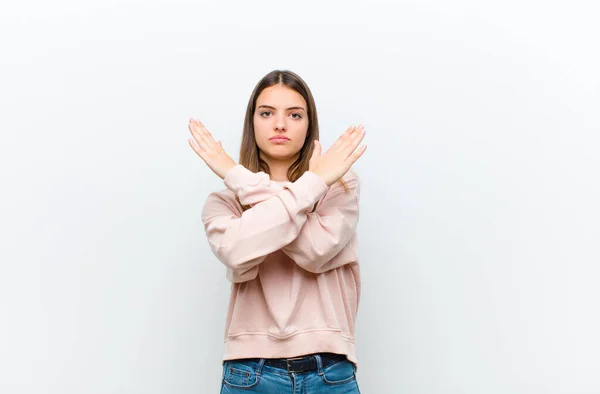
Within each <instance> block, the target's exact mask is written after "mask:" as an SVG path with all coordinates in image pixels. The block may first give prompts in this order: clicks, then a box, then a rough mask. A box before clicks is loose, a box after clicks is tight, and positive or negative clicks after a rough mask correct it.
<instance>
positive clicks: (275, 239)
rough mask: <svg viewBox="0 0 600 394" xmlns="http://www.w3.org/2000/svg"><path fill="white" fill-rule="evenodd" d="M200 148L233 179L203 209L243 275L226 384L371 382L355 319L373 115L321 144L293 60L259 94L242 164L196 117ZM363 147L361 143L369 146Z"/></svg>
mask: <svg viewBox="0 0 600 394" xmlns="http://www.w3.org/2000/svg"><path fill="white" fill-rule="evenodd" d="M189 129H190V132H191V133H192V136H193V139H190V140H189V143H190V146H191V147H192V149H193V150H194V151H195V152H196V153H197V154H198V156H200V158H202V160H204V162H205V163H206V164H207V165H208V166H209V168H210V169H211V170H212V171H213V172H214V173H216V174H217V175H218V176H219V177H221V178H222V179H223V181H224V184H225V186H226V189H224V190H222V191H219V192H213V193H211V194H209V196H208V198H207V200H206V202H205V204H204V207H203V210H202V220H203V223H204V226H205V229H206V235H207V238H208V243H209V244H210V247H211V250H212V251H213V253H214V254H215V255H216V256H217V258H218V259H219V260H220V261H221V262H222V263H223V264H224V265H225V267H226V272H227V278H228V279H229V280H230V281H231V282H232V287H231V297H230V301H229V311H228V315H227V321H226V327H225V355H224V357H223V376H222V384H221V393H248V392H252V393H290V394H292V393H303V394H312V393H359V389H358V384H357V380H356V374H355V373H356V370H357V365H358V364H357V359H356V354H355V348H354V327H355V319H356V314H357V310H358V304H359V298H360V272H359V265H358V258H357V239H356V233H355V229H356V225H357V223H358V216H359V215H358V206H359V180H358V177H357V176H356V174H354V173H353V172H352V171H350V167H351V166H352V164H353V163H354V162H355V161H356V160H358V158H359V157H361V155H362V154H363V153H364V152H365V149H366V145H362V146H361V147H360V148H358V145H359V144H360V142H361V141H362V140H363V138H364V136H365V130H364V128H363V127H362V126H359V127H354V126H352V127H350V128H348V129H347V130H346V131H345V132H344V133H343V134H342V135H341V136H340V137H339V139H338V140H337V141H336V142H335V143H334V144H333V146H332V147H331V148H330V149H329V150H327V152H325V153H324V154H321V145H320V143H319V141H318V140H319V126H318V121H317V110H316V107H315V103H314V100H313V97H312V94H311V92H310V90H309V88H308V86H307V85H306V83H305V82H304V81H303V80H302V79H301V78H300V77H299V76H298V75H297V74H295V73H293V72H291V71H281V70H275V71H272V72H270V73H269V74H267V75H266V76H265V77H263V78H262V79H261V80H260V81H259V82H258V84H257V85H256V87H255V88H254V91H253V92H252V95H251V97H250V100H249V103H248V107H247V111H246V118H245V121H244V130H243V137H242V145H241V149H240V162H239V164H237V163H236V162H235V161H234V160H233V159H232V158H231V157H230V156H229V155H228V154H227V153H226V152H225V151H224V150H223V147H222V145H221V142H220V141H219V142H216V141H215V139H214V138H213V137H212V135H211V133H210V132H209V131H208V130H207V129H206V128H205V127H204V125H203V124H202V123H201V122H200V121H198V120H195V119H190V123H189ZM357 148H358V149H357Z"/></svg>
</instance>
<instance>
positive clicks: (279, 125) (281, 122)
mask: <svg viewBox="0 0 600 394" xmlns="http://www.w3.org/2000/svg"><path fill="white" fill-rule="evenodd" d="M275 130H278V131H281V130H285V117H282V116H278V117H277V119H276V120H275Z"/></svg>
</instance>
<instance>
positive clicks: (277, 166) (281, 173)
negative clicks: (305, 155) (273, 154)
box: [262, 156, 298, 182]
mask: <svg viewBox="0 0 600 394" xmlns="http://www.w3.org/2000/svg"><path fill="white" fill-rule="evenodd" d="M297 158H298V157H297V156H295V157H293V158H291V159H287V160H275V159H273V158H265V157H263V158H262V159H263V160H264V161H265V162H266V163H267V165H268V166H269V171H270V172H271V174H270V176H269V177H270V178H271V180H272V181H278V182H288V181H289V179H288V175H287V172H288V169H289V168H290V166H291V165H292V164H293V163H294V161H296V159H297Z"/></svg>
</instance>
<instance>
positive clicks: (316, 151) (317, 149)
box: [311, 140, 321, 159]
mask: <svg viewBox="0 0 600 394" xmlns="http://www.w3.org/2000/svg"><path fill="white" fill-rule="evenodd" d="M319 156H321V143H320V142H319V140H315V149H314V150H313V154H312V157H311V159H312V158H314V157H319Z"/></svg>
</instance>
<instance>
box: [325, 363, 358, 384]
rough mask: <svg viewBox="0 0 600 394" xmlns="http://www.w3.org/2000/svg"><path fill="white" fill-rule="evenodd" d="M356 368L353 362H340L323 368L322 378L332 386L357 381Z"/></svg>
mask: <svg viewBox="0 0 600 394" xmlns="http://www.w3.org/2000/svg"><path fill="white" fill-rule="evenodd" d="M355 373H356V368H355V366H354V364H353V363H352V362H351V361H348V360H344V361H339V362H337V363H335V364H333V365H330V366H328V367H326V368H323V371H322V372H321V378H322V379H323V381H324V382H325V383H327V384H330V385H335V384H344V383H348V382H352V381H354V380H356V374H355Z"/></svg>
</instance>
